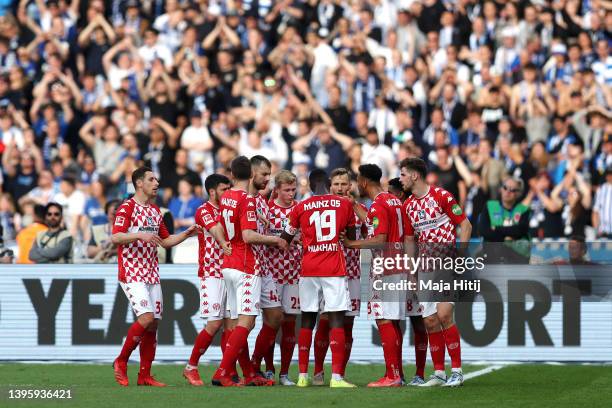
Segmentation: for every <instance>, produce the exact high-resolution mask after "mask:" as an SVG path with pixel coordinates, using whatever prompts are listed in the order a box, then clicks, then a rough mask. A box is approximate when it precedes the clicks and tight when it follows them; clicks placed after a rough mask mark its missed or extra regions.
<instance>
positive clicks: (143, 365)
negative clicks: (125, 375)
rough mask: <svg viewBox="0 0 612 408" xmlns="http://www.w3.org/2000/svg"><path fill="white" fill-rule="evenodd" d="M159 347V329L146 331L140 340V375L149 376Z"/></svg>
mask: <svg viewBox="0 0 612 408" xmlns="http://www.w3.org/2000/svg"><path fill="white" fill-rule="evenodd" d="M156 349H157V330H156V331H146V332H145V334H144V336H143V337H142V341H141V342H140V372H139V373H138V375H139V376H142V377H149V376H150V375H151V365H153V360H155V350H156Z"/></svg>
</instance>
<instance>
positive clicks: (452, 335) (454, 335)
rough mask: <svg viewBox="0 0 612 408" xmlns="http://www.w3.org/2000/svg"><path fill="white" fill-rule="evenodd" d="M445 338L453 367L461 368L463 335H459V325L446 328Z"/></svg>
mask: <svg viewBox="0 0 612 408" xmlns="http://www.w3.org/2000/svg"><path fill="white" fill-rule="evenodd" d="M444 340H445V342H446V349H447V350H448V355H449V356H450V358H451V367H452V368H461V336H460V335H459V330H458V329H457V325H455V324H453V325H452V326H451V327H449V328H448V329H446V330H444Z"/></svg>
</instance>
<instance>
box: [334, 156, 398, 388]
mask: <svg viewBox="0 0 612 408" xmlns="http://www.w3.org/2000/svg"><path fill="white" fill-rule="evenodd" d="M381 178H382V170H381V169H380V167H378V166H377V165H375V164H363V165H361V166H359V176H358V177H357V185H358V187H359V193H360V194H361V195H362V196H366V197H368V198H370V199H371V200H372V206H371V207H370V209H369V211H368V216H367V220H366V222H367V224H368V229H369V233H368V238H367V239H365V240H358V241H357V240H354V241H352V240H345V242H344V243H345V245H346V246H347V247H348V248H355V249H366V248H373V249H375V251H373V254H372V257H373V259H374V258H378V257H385V256H393V254H394V253H395V252H396V251H398V250H399V247H401V242H402V239H401V238H402V236H403V233H402V229H403V226H402V224H401V206H402V202H401V201H400V200H399V199H398V198H397V197H395V196H394V195H393V194H390V193H388V192H386V191H383V189H382V186H381V185H380V179H381ZM383 248H385V249H383ZM380 249H383V250H382V251H381V250H380ZM389 272H390V273H389V274H383V275H382V276H381V275H375V274H374V273H373V268H372V269H371V272H370V281H371V284H372V289H371V294H370V301H369V302H368V314H369V316H371V317H372V318H374V319H375V320H376V326H377V327H378V331H379V333H380V339H381V343H382V347H383V353H384V358H385V365H386V373H385V376H384V377H382V378H380V379H379V380H377V381H374V382H371V383H370V384H368V387H399V386H401V385H402V382H403V369H402V352H401V350H402V331H401V328H400V321H401V320H405V319H406V300H405V299H406V293H405V291H395V292H393V293H385V294H383V293H381V292H380V291H377V290H375V289H374V282H375V281H376V280H382V281H383V282H388V283H397V282H400V281H401V280H402V279H405V275H404V274H402V273H397V272H396V271H389Z"/></svg>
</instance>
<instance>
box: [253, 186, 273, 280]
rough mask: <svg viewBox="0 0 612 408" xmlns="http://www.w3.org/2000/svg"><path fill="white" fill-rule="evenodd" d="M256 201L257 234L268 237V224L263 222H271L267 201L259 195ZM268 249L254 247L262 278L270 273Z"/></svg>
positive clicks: (264, 246)
mask: <svg viewBox="0 0 612 408" xmlns="http://www.w3.org/2000/svg"><path fill="white" fill-rule="evenodd" d="M254 199H255V211H256V212H257V232H259V233H260V234H261V235H267V229H268V227H267V226H266V223H265V222H264V221H263V220H269V219H270V217H269V213H270V209H269V208H268V203H267V202H266V199H265V198H264V196H262V195H261V194H259V193H257V195H256V196H255V197H254ZM266 248H267V245H253V251H255V261H256V262H257V263H258V265H259V273H260V275H261V276H264V275H267V274H268V273H270V271H269V270H268V265H267V262H266Z"/></svg>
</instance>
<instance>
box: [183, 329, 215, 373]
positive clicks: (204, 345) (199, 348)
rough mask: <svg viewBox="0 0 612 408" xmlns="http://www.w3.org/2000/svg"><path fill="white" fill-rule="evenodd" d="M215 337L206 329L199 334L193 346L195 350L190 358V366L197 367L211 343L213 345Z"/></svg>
mask: <svg viewBox="0 0 612 408" xmlns="http://www.w3.org/2000/svg"><path fill="white" fill-rule="evenodd" d="M212 340H213V337H212V336H211V335H210V334H209V333H208V332H207V331H206V330H204V329H202V331H201V332H200V334H198V337H196V339H195V343H194V344H193V350H191V357H190V358H189V365H191V366H194V367H197V365H198V363H199V362H200V357H202V354H204V353H205V352H206V350H207V349H208V346H210V343H212Z"/></svg>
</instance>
